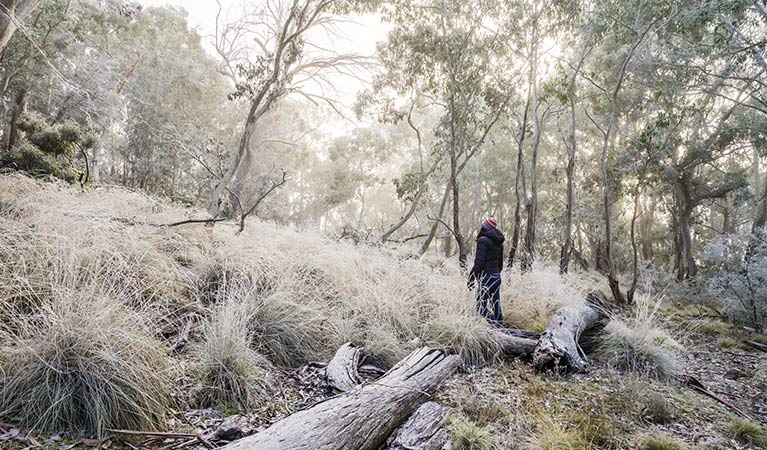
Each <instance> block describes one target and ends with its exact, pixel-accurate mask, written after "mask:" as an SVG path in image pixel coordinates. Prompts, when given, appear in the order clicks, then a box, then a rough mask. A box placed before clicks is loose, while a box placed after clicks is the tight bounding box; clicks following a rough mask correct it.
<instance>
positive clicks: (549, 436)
mask: <svg viewBox="0 0 767 450" xmlns="http://www.w3.org/2000/svg"><path fill="white" fill-rule="evenodd" d="M536 422H537V423H536V427H535V430H534V431H533V433H532V434H531V435H530V436H529V437H528V439H527V440H526V442H525V448H526V449H527V450H580V449H582V448H584V446H585V443H584V440H583V436H581V434H580V433H578V432H577V431H575V430H570V429H568V428H566V427H565V426H564V425H562V424H561V423H560V422H558V421H557V420H555V419H553V418H551V417H549V416H545V415H544V416H541V417H539V418H538V419H537V421H536Z"/></svg>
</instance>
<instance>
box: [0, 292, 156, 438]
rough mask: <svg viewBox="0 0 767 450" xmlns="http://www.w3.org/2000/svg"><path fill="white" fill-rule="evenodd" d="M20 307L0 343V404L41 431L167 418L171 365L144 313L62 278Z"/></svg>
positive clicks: (145, 424) (150, 423)
mask: <svg viewBox="0 0 767 450" xmlns="http://www.w3.org/2000/svg"><path fill="white" fill-rule="evenodd" d="M89 288H90V289H89ZM6 314H7V315H9V316H13V315H14V314H20V313H19V312H18V311H15V310H11V311H6ZM21 314H23V317H17V320H15V321H14V323H13V325H12V326H6V329H5V331H4V334H5V336H4V339H3V340H2V344H0V394H1V395H0V408H2V409H3V410H4V411H6V412H7V413H10V414H12V415H15V416H19V417H21V418H22V422H23V424H24V425H25V426H29V427H31V428H34V429H42V430H61V429H80V428H85V429H87V430H89V431H90V432H92V433H96V434H98V435H103V433H104V430H105V429H106V428H131V429H156V428H158V427H160V426H162V425H163V424H164V419H165V416H166V412H167V410H168V407H169V405H170V404H171V396H170V395H169V390H168V388H169V384H170V383H169V380H170V372H169V370H170V366H169V363H168V358H167V355H166V352H165V351H164V350H163V348H162V345H161V344H160V343H159V342H158V341H157V340H156V339H154V338H153V337H152V334H151V332H150V330H149V328H148V327H147V325H146V318H145V317H143V316H142V315H141V314H139V313H138V312H137V311H134V310H131V309H129V308H126V307H125V306H123V305H122V304H121V303H120V302H119V301H115V299H113V298H110V297H109V296H108V292H105V291H104V290H102V289H100V288H99V287H98V286H93V285H90V286H82V285H80V286H73V285H68V284H67V283H62V284H58V285H55V286H54V288H53V289H52V296H51V298H50V301H43V302H41V303H40V304H38V305H36V307H35V309H34V311H31V312H23V313H21Z"/></svg>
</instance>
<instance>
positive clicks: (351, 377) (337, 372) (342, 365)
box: [325, 342, 363, 392]
mask: <svg viewBox="0 0 767 450" xmlns="http://www.w3.org/2000/svg"><path fill="white" fill-rule="evenodd" d="M362 350H363V348H362V347H356V346H354V345H353V344H352V343H351V342H347V343H346V344H344V345H342V346H341V347H340V348H339V349H338V350H337V351H336V354H335V356H333V359H331V360H330V362H329V363H328V367H327V368H326V369H325V375H326V376H327V379H328V384H329V385H330V386H331V387H333V388H335V389H338V390H339V391H341V392H349V391H351V390H352V389H354V388H355V387H356V386H357V385H358V384H360V382H361V381H362V379H361V378H360V374H359V371H358V367H359V365H360V359H361V358H362Z"/></svg>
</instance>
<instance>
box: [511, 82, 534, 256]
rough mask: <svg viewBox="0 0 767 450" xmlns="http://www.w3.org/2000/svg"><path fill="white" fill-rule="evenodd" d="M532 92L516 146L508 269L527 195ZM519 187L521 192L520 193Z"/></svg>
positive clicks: (530, 92)
mask: <svg viewBox="0 0 767 450" xmlns="http://www.w3.org/2000/svg"><path fill="white" fill-rule="evenodd" d="M532 92H533V89H532V86H528V90H527V101H525V111H524V113H523V114H522V129H521V130H520V133H519V145H518V146H517V169H516V175H515V176H514V198H515V200H516V204H515V206H514V231H513V233H512V235H511V243H510V244H509V263H508V266H509V267H511V266H513V265H514V257H515V256H516V254H517V247H518V246H519V234H520V232H521V229H522V224H521V223H520V222H521V217H520V205H521V203H522V198H526V197H527V193H526V192H525V166H524V159H525V158H524V148H525V136H526V135H527V112H528V110H529V109H530V103H531V102H532V95H533V94H532ZM520 187H521V191H522V192H521V193H520ZM520 194H521V195H520Z"/></svg>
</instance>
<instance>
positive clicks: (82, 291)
mask: <svg viewBox="0 0 767 450" xmlns="http://www.w3.org/2000/svg"><path fill="white" fill-rule="evenodd" d="M0 205H3V207H2V208H0V296H1V297H2V299H3V303H2V307H1V308H0V319H2V320H0V338H1V339H0V393H2V396H0V411H2V414H3V415H2V417H0V422H1V423H0V442H1V443H2V448H25V447H28V446H29V445H38V444H39V445H40V446H42V447H43V448H59V447H61V448H68V446H70V445H72V444H76V443H77V444H79V445H91V444H93V442H96V443H98V442H102V443H109V444H110V445H113V446H122V447H130V446H134V447H141V448H153V449H154V448H170V447H174V446H182V445H185V446H186V447H189V448H191V447H202V446H204V441H207V442H213V443H216V444H221V443H224V442H227V441H230V440H232V439H236V438H239V437H242V436H244V435H247V434H252V433H255V432H258V431H259V430H262V429H264V428H266V427H268V426H269V425H270V424H272V423H274V422H276V421H277V420H279V419H281V418H283V417H285V416H287V415H289V414H291V413H293V412H295V411H298V410H301V409H305V408H308V407H309V406H311V405H313V404H315V403H317V402H319V401H321V400H323V399H326V398H328V397H330V396H332V395H335V393H334V392H332V391H331V390H330V389H329V388H328V386H327V383H326V382H325V380H324V376H323V375H324V374H323V365H322V364H323V363H325V362H327V361H328V360H329V359H330V358H331V357H332V356H333V354H334V352H335V350H336V349H337V348H338V347H339V346H340V345H341V344H343V343H344V342H347V341H351V342H355V343H357V344H359V345H362V346H364V347H365V354H366V355H368V359H367V360H366V361H365V364H368V365H372V366H378V367H381V368H384V369H385V368H388V367H391V366H392V365H393V364H394V363H396V362H397V361H399V360H400V359H401V358H402V357H403V356H405V355H406V354H408V353H409V352H410V351H412V350H413V349H415V348H417V347H420V346H423V345H429V346H433V347H438V348H443V349H446V350H447V351H449V352H452V353H455V354H458V355H459V356H461V358H462V360H463V363H464V370H463V371H462V372H461V373H460V374H458V375H457V376H455V377H454V378H453V379H452V380H450V381H449V382H448V383H447V384H445V385H444V386H443V387H442V388H441V389H440V390H439V392H438V393H437V395H436V396H435V399H436V401H437V402H438V403H440V404H442V405H444V406H448V407H450V408H451V416H450V418H449V420H448V423H447V425H446V427H447V428H448V430H449V432H450V436H451V438H450V439H451V442H453V448H499V449H506V448H509V449H511V448H525V449H528V448H529V449H560V448H563V449H570V448H572V449H580V448H594V449H597V448H604V449H622V448H647V449H649V448H712V449H714V448H744V449H745V448H760V446H763V445H764V442H766V441H765V440H764V439H767V438H765V435H764V433H763V430H764V428H763V427H764V425H765V424H767V398H765V388H766V387H767V356H766V355H767V354H765V353H759V352H757V351H756V350H754V349H752V348H750V347H743V344H741V340H743V339H746V338H747V339H749V340H761V341H762V342H764V341H767V338H765V337H764V336H760V335H755V334H749V333H748V332H746V331H742V330H740V329H738V328H735V327H733V326H731V325H729V324H725V323H723V322H717V321H712V320H709V319H708V318H705V317H703V318H702V317H701V316H700V314H690V312H689V311H686V310H684V311H683V310H679V309H678V308H676V307H674V305H672V304H670V303H669V302H666V303H663V304H658V303H657V302H656V301H655V300H653V299H651V298H645V299H644V300H643V303H642V305H643V306H641V307H638V308H637V309H636V310H635V311H634V312H633V313H629V314H623V315H619V316H615V317H614V318H613V321H612V322H611V323H610V324H608V325H607V327H606V328H605V330H604V332H603V333H602V338H601V340H599V341H598V342H597V345H596V349H595V351H594V352H593V353H592V355H591V360H592V362H593V366H592V368H591V371H590V373H588V374H583V375H567V376H559V375H552V374H537V373H534V372H533V370H532V368H531V366H530V364H529V362H527V361H504V360H502V358H501V356H500V354H499V343H498V342H497V341H496V340H495V338H494V336H493V333H492V329H491V328H490V327H489V326H488V325H487V324H486V323H485V322H484V321H483V320H482V319H481V318H480V317H478V315H477V314H476V312H475V310H474V300H473V294H472V293H471V292H468V291H467V290H466V285H465V280H464V277H463V275H462V273H461V271H460V270H459V268H458V267H457V265H455V263H454V262H453V261H447V260H445V259H442V258H439V257H434V256H430V257H427V258H424V259H423V260H413V259H410V258H408V255H409V252H407V251H406V249H404V248H398V247H396V246H392V247H375V246H367V245H364V244H360V245H354V244H352V243H349V242H345V241H338V240H334V239H331V238H329V237H326V236H322V235H320V234H318V233H316V232H312V231H297V230H291V229H286V228H285V227H280V226H277V225H273V224H267V223H261V222H256V221H254V222H252V223H251V224H249V226H248V227H247V228H246V230H245V231H244V232H243V233H240V234H238V233H237V226H236V225H234V224H233V225H230V224H227V223H220V224H217V225H215V226H213V227H209V226H204V225H200V224H193V225H185V226H178V227H167V226H163V225H164V224H168V223H171V222H174V221H177V220H180V219H183V218H186V217H192V216H195V217H196V216H198V215H199V216H203V214H202V213H201V212H196V211H193V210H190V209H183V208H181V207H178V206H175V205H172V204H168V203H165V202H163V201H159V200H157V199H154V198H151V197H148V196H146V195H143V194H140V193H136V192H132V191H127V190H124V189H118V188H106V187H100V188H96V189H94V190H89V191H84V192H81V191H80V190H78V189H74V188H71V187H68V186H65V185H63V184H57V183H49V182H40V181H35V180H32V179H30V178H26V177H22V176H18V175H3V176H1V177H0ZM598 280H599V278H598V277H595V276H593V275H591V274H588V273H575V274H573V275H570V276H569V277H566V278H562V277H560V276H559V275H558V273H557V270H556V268H554V267H551V266H548V265H546V264H542V263H538V265H536V266H535V268H534V270H533V271H532V272H531V273H528V274H525V275H521V274H519V273H518V272H517V271H516V270H515V271H511V272H507V273H506V274H505V275H504V285H503V287H502V292H503V298H502V302H503V308H504V311H505V312H506V323H505V325H506V326H509V327H516V328H522V329H528V330H536V331H541V330H543V329H544V328H545V326H546V323H547V321H548V318H549V316H550V315H551V314H552V313H553V312H554V311H555V310H556V309H557V308H559V307H561V306H566V305H574V304H579V303H580V302H582V301H583V298H584V297H585V294H586V293H587V292H588V291H589V290H591V289H593V288H600V287H602V288H603V286H600V285H599V283H601V281H598ZM683 372H684V373H688V374H690V375H694V376H696V377H697V378H699V379H700V380H702V381H703V382H704V383H705V384H707V386H708V387H709V388H710V390H711V391H713V392H714V393H716V394H717V395H719V396H720V397H722V398H724V399H726V400H727V401H729V402H732V403H733V405H734V406H736V407H737V408H739V409H741V410H743V411H745V412H746V413H747V414H748V415H750V416H751V418H752V420H750V421H741V420H738V419H736V418H735V416H734V415H733V413H732V411H731V410H729V409H728V408H727V407H725V406H723V405H722V404H720V403H717V402H715V401H714V400H712V399H710V398H707V397H704V396H702V395H700V394H698V393H696V392H694V391H691V390H690V389H689V388H687V387H684V386H682V385H680V384H679V383H678V382H676V381H675V375H676V374H679V373H683ZM365 376H367V377H374V376H376V375H375V374H368V375H365ZM110 429H133V430H140V431H146V432H149V431H152V430H160V431H163V432H174V433H177V434H178V436H153V435H140V436H126V435H122V434H119V433H114V432H111V431H109V430H110ZM197 434H201V435H202V436H203V438H202V439H197V438H196V437H195V436H196V435H197ZM94 439H97V440H96V441H94ZM99 440H101V441H99Z"/></svg>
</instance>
